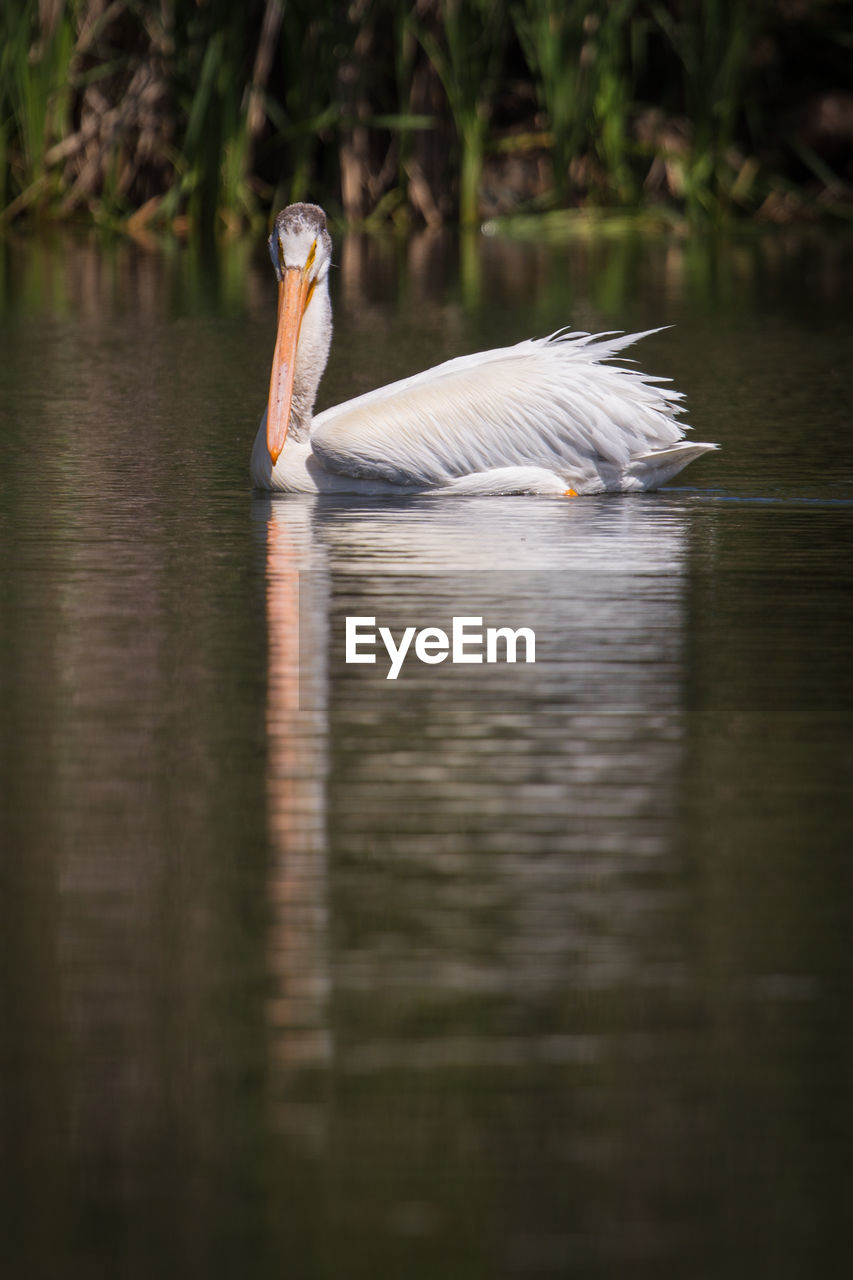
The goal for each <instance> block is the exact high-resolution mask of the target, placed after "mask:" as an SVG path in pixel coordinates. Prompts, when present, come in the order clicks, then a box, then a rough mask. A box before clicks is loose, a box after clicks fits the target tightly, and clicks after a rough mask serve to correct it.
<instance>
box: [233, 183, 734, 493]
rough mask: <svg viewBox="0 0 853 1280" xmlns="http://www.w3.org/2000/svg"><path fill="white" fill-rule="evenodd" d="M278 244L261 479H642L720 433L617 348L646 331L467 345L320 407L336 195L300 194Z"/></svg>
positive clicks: (663, 471) (275, 239) (292, 482)
mask: <svg viewBox="0 0 853 1280" xmlns="http://www.w3.org/2000/svg"><path fill="white" fill-rule="evenodd" d="M269 246H270V255H271V257H272V262H273V266H274V267H275V274H276V277H277V279H278V333H277V335H276V341H275V351H274V353H273V362H272V374H271V377H270V391H269V401H268V404H267V412H266V414H265V415H264V418H263V420H262V421H261V424H260V427H259V428H258V434H257V436H256V438H255V444H254V448H253V450H252V480H253V483H254V484H255V485H256V486H257V487H258V488H259V489H283V490H286V491H288V492H293V493H361V494H381V493H423V492H433V493H447V494H510V493H543V494H566V495H569V496H574V495H576V494H583V493H605V492H622V493H628V492H636V491H638V490H642V489H654V488H657V486H658V485H660V484H663V483H665V482H666V481H667V480H670V479H671V478H672V477H673V476H674V475H676V474H677V472H679V471H680V470H681V469H682V467H685V466H686V465H687V463H688V462H692V461H693V459H694V458H698V457H699V456H700V454H703V453H707V452H708V451H709V450H710V449H715V448H716V447H717V446H716V445H713V444H693V443H688V442H687V441H686V440H685V439H684V433H685V427H684V426H683V425H682V424H681V423H679V422H678V421H677V420H676V415H677V414H679V413H681V411H682V410H681V406H680V401H681V399H682V397H681V395H680V393H679V392H677V391H673V390H671V389H669V388H665V387H663V386H661V385H660V384H661V382H662V381H666V379H660V378H654V377H648V376H647V375H645V374H643V373H640V372H639V371H638V370H633V369H625V368H623V367H621V366H618V365H609V364H602V363H601V362H602V361H603V360H610V359H612V358H613V357H614V356H616V355H617V354H618V353H619V352H621V351H622V350H623V348H625V347H627V346H630V345H631V343H633V342H636V341H637V340H638V339H639V338H642V337H645V336H646V335H645V334H644V333H632V334H612V333H602V334H595V335H591V334H588V333H565V332H560V333H556V334H553V335H552V336H551V337H550V338H539V339H531V340H527V341H525V342H519V343H518V344H517V345H516V346H514V347H500V348H498V349H496V350H494V351H481V352H478V353H477V354H476V355H470V356H459V357H457V358H456V359H455V360H448V361H447V362H446V363H445V364H440V365H437V366H436V367H435V368H434V369H427V370H426V371H425V372H424V373H417V374H415V375H414V376H413V377H411V378H403V379H402V380H401V381H399V382H392V383H390V384H389V385H388V386H387V387H381V388H379V389H378V390H376V391H368V392H367V393H366V394H365V395H361V396H356V397H355V399H354V400H348V401H347V402H346V403H345V404H339V405H336V406H335V407H334V408H333V409H326V410H324V412H323V413H320V414H318V415H317V417H316V418H315V417H312V413H313V409H314V400H315V397H316V394H317V387H318V385H319V382H320V378H321V377H322V374H323V370H324V369H325V367H326V360H327V359H328V355H329V345H330V343H331V338H332V308H331V303H330V301H329V286H328V274H329V264H330V262H331V256H332V241H331V238H330V236H329V233H328V231H327V230H326V215H325V214H324V213H323V210H322V209H320V208H318V207H317V205H313V204H292V205H290V206H289V207H288V208H287V209H284V210H283V211H282V212H281V213H280V214H279V215H278V217H277V218H276V220H275V225H274V226H273V231H272V235H271V236H270V241H269ZM647 332H652V333H653V332H655V330H647Z"/></svg>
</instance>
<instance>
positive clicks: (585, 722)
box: [0, 233, 853, 1280]
mask: <svg viewBox="0 0 853 1280" xmlns="http://www.w3.org/2000/svg"><path fill="white" fill-rule="evenodd" d="M336 261H337V263H338V269H337V270H335V271H334V273H333V276H334V278H333V282H332V283H333V302H334V304H335V308H336V335H335V343H334V347H333V356H332V361H331V364H330V368H329V371H328V375H327V378H326V380H325V381H324V384H323V388H322V390H321V397H322V403H323V404H327V403H334V402H335V401H336V400H338V399H342V398H346V397H348V396H350V395H352V394H355V393H356V392H358V391H362V390H366V389H368V388H369V387H370V386H373V385H376V384H378V383H380V382H384V381H388V380H391V379H392V378H394V377H398V376H403V375H404V374H406V373H409V372H413V371H415V370H416V369H418V368H421V367H424V366H426V365H429V364H432V363H435V362H437V361H439V360H441V359H443V358H446V357H448V356H450V355H453V354H459V353H461V352H463V351H472V350H477V349H480V348H482V347H486V346H492V345H503V344H505V343H509V342H512V341H515V340H517V339H520V338H522V337H525V336H530V335H536V334H544V333H548V332H550V331H553V330H554V329H556V328H558V327H559V326H561V325H564V324H571V325H573V326H575V327H580V328H588V329H608V328H630V329H635V328H636V329H642V328H647V327H650V326H653V325H657V324H669V325H674V326H675V327H674V328H673V329H671V330H670V331H669V332H666V333H662V334H659V335H656V336H655V337H653V338H650V339H648V340H646V341H645V342H644V343H643V345H642V347H641V348H640V349H639V350H638V351H637V352H636V355H637V357H638V359H639V360H640V361H641V362H642V365H643V367H645V368H647V369H648V370H649V371H651V372H655V373H661V374H668V375H671V376H672V377H673V379H674V381H675V383H676V385H677V386H678V387H679V388H680V389H682V390H683V391H685V392H686V393H687V395H688V401H689V409H690V413H689V420H690V421H691V422H692V423H693V425H694V429H695V435H696V437H697V438H698V439H702V440H717V441H719V442H720V443H721V444H722V446H723V448H722V450H721V452H720V453H719V454H718V455H714V456H713V457H710V458H707V459H704V460H701V461H700V462H698V463H696V464H694V465H693V466H692V467H690V468H689V469H688V470H687V471H686V472H684V473H683V475H682V476H681V477H679V482H678V484H677V486H673V487H670V488H668V489H666V490H663V491H661V492H660V493H658V494H649V495H642V496H638V497H630V498H623V497H605V498H586V499H577V500H573V501H569V500H565V501H564V500H550V499H541V498H501V499H471V500H455V501H450V500H447V499H445V500H440V499H437V498H429V497H423V498H420V499H410V500H407V501H402V500H401V501H394V502H374V503H367V502H365V501H363V500H340V499H339V500H323V501H320V500H314V499H302V498H277V499H273V500H270V499H268V498H265V497H263V496H260V495H256V494H253V493H252V492H251V490H250V488H249V483H248V471H247V468H248V455H249V450H250V447H251V442H252V438H253V436H254V431H255V426H256V423H257V420H258V418H259V416H260V413H261V411H262V409H263V403H264V397H265V388H266V382H267V378H268V365H269V359H270V355H271V351H272V344H273V324H274V284H273V280H272V275H271V271H270V269H269V265H268V260H267V259H266V256H265V246H264V245H263V244H261V245H259V246H258V245H242V244H240V245H234V246H231V247H230V248H229V249H228V250H227V251H224V252H223V253H222V255H221V256H220V257H219V258H216V259H210V260H208V259H205V258H203V257H200V256H199V255H198V254H196V253H194V251H193V250H191V249H183V248H177V247H174V246H168V245H165V246H164V245H157V244H150V245H149V244H143V245H135V244H132V243H128V242H123V241H120V242H117V243H114V244H104V243H102V242H99V241H95V240H89V239H85V238H80V239H66V238H57V239H44V240H36V239H22V240H18V239H8V240H7V241H5V242H4V243H2V244H0V592H2V594H0V840H1V841H2V857H0V1144H2V1158H0V1223H2V1229H3V1253H4V1262H5V1263H6V1266H5V1267H4V1271H7V1273H8V1274H9V1275H14V1276H26V1277H28V1278H29V1277H54V1276H62V1277H72V1278H76V1277H87V1278H88V1277H93V1276H104V1277H111V1278H112V1277H132V1278H134V1280H135V1278H136V1277H140V1278H141V1277H149V1276H152V1275H158V1276H167V1277H168V1276H176V1277H177V1276H180V1277H182V1278H187V1277H205V1278H208V1277H231V1276H235V1275H252V1276H255V1275H288V1276H294V1277H300V1278H301V1277H304V1278H305V1280H315V1277H316V1278H322V1280H327V1278H328V1280H331V1278H332V1277H335V1278H336V1280H337V1278H338V1277H348V1278H349V1277H356V1278H358V1277H365V1278H367V1277H370V1278H371V1280H373V1278H376V1277H386V1276H398V1275H400V1276H402V1275H405V1276H407V1277H424V1280H426V1278H427V1277H429V1278H433V1277H437V1276H441V1277H460V1278H461V1277H465V1278H466V1280H467V1278H468V1277H483V1280H488V1278H490V1277H495V1276H507V1277H515V1276H564V1275H608V1276H611V1275H612V1276H614V1277H617V1276H618V1277H624V1276H643V1277H646V1276H648V1277H655V1280H661V1277H672V1278H673V1280H676V1278H679V1280H680V1278H682V1277H685V1276H691V1277H722V1276H725V1277H727V1278H731V1277H743V1278H744V1280H745V1278H746V1277H752V1276H753V1275H755V1274H760V1275H771V1274H772V1275H774V1276H779V1277H813V1276H817V1275H819V1276H821V1277H823V1278H825V1277H829V1276H835V1275H838V1276H841V1275H842V1274H843V1275H846V1274H847V1267H848V1266H849V1257H850V1251H851V1245H853V1239H851V1237H853V1228H851V1226H850V1213H849V1210H850V1203H851V1190H853V1188H851V1173H850V1167H851V1162H850V1156H851V1149H853V1146H851V1144H853V1084H851V1082H853V1031H851V1020H850V1010H851V990H853V950H852V949H851V945H850V939H851V936H853V861H851V856H850V854H851V849H853V820H852V819H851V810H853V794H851V792H853V787H851V782H853V662H851V635H853V592H851V589H850V588H851V548H853V416H851V403H853V361H852V360H851V354H850V353H851V350H853V322H851V308H850V296H851V293H852V292H853V242H851V240H850V239H840V238H822V237H819V236H816V235H813V234H811V233H790V234H789V233H785V234H777V235H773V236H769V237H765V238H755V239H744V240H742V241H734V242H729V243H723V244H708V243H687V244H681V243H676V242H665V241H657V240H648V239H641V238H630V237H628V238H624V237H623V238H621V239H607V238H604V239H600V240H595V241H590V242H577V241H576V242H572V243H569V244H566V245H551V246H546V245H541V244H535V243H532V242H518V243H516V242H511V241H506V240H500V239H498V238H492V239H479V240H477V239H475V240H472V241H469V242H463V243H462V244H461V245H460V244H459V242H458V241H457V240H455V239H453V238H451V237H447V238H441V237H438V238H429V237H422V238H420V239H415V240H412V241H410V242H408V243H402V242H396V241H393V240H381V239H375V240H364V239H359V238H357V237H351V238H349V239H347V240H346V241H345V242H344V243H343V244H341V243H340V242H338V244H337V246H336ZM462 615H464V616H469V617H479V618H481V619H482V620H483V626H495V627H498V626H511V627H512V628H518V627H521V626H526V627H528V628H530V629H531V630H533V631H535V634H536V662H535V664H533V663H524V662H521V661H519V662H517V663H516V664H515V665H508V664H503V663H496V664H485V663H483V664H479V665H476V664H466V665H455V666H451V665H450V664H449V663H447V662H445V663H443V664H440V665H429V666H428V665H425V664H423V663H421V662H419V661H417V660H416V659H415V658H414V657H412V658H410V659H409V660H407V661H406V663H405V664H404V666H403V668H402V670H401V672H400V675H399V678H398V679H397V680H388V679H386V671H387V662H386V661H385V659H384V656H383V655H384V651H381V652H380V660H379V661H378V662H377V663H376V664H375V665H373V666H370V665H364V664H359V665H347V664H346V663H345V661H344V657H345V648H344V643H345V626H346V618H347V617H353V616H359V617H374V618H375V619H376V625H377V626H378V625H386V626H388V627H390V628H391V630H392V631H393V633H394V634H395V635H399V634H400V632H401V631H402V630H403V628H404V627H405V626H408V625H415V626H417V627H424V626H427V625H431V626H439V627H444V628H445V629H447V630H449V629H450V627H451V620H452V618H453V617H454V616H462Z"/></svg>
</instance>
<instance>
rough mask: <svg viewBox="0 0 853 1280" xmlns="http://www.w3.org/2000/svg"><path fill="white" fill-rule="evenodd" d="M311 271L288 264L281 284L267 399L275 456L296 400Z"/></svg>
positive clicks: (270, 441)
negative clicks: (295, 376) (295, 377)
mask: <svg viewBox="0 0 853 1280" xmlns="http://www.w3.org/2000/svg"><path fill="white" fill-rule="evenodd" d="M311 292H312V288H311V281H310V280H309V278H308V272H307V271H305V270H304V269H302V268H301V267H286V268H285V270H284V272H283V275H282V279H281V281H280V282H279V286H278V330H277V332H276V338H275V351H274V352H273V357H272V373H271V374H270V395H269V400H268V402H267V449H268V450H269V455H270V457H271V458H272V460H273V465H275V463H276V462H277V461H278V456H279V454H280V453H281V451H282V449H283V448H284V442H285V440H286V439H287V427H288V424H289V422H290V408H291V402H292V400H293V374H294V369H295V366H296V347H297V344H298V343H299V329H300V326H301V325H302V317H303V316H304V314H305V308H306V307H307V305H308V299H309V297H310V295H311Z"/></svg>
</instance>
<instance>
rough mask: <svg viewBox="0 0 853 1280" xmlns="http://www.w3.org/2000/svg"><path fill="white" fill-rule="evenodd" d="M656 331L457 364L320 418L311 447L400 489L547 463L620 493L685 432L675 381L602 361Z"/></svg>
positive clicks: (573, 479)
mask: <svg viewBox="0 0 853 1280" xmlns="http://www.w3.org/2000/svg"><path fill="white" fill-rule="evenodd" d="M655 332H657V330H654V329H651V330H647V331H646V333H655ZM646 333H633V334H595V335H590V334H587V333H565V332H563V333H557V334H554V335H552V336H551V337H549V338H540V339H532V340H528V341H525V342H520V343H518V345H517V346H514V347H503V348H499V349H497V350H494V351H483V352H479V353H477V354H476V355H469V356H460V357H458V358H456V359H454V360H448V361H447V362H446V363H445V364H441V365H437V366H436V367H435V368H434V369H429V370H427V371H426V372H424V373H419V374H416V375H415V376H414V377H411V378H404V379H402V380H401V381H400V382H393V383H390V384H389V385H388V386H386V387H381V388H379V389H378V390H376V391H370V392H368V393H367V394H366V395H362V396H358V397H357V398H356V399H354V400H350V401H348V402H347V403H346V404H343V405H338V406H336V407H335V408H333V409H327V410H326V411H325V412H324V413H321V414H318V416H317V417H316V418H315V419H314V421H313V423H312V426H311V446H312V449H313V451H314V453H315V454H316V455H317V457H318V459H319V460H320V462H321V463H322V465H323V466H324V467H325V468H327V469H328V470H329V471H333V472H337V473H338V474H341V475H346V476H358V477H362V478H365V479H380V480H386V481H390V482H391V483H393V484H399V485H413V486H416V485H430V486H435V485H443V484H448V483H452V482H453V481H454V480H455V479H457V478H459V477H462V476H470V475H471V474H473V473H478V472H484V471H490V470H493V469H495V468H500V467H539V468H546V469H548V470H550V471H553V472H555V473H556V474H557V475H559V476H562V477H565V478H566V480H567V481H568V482H569V483H572V484H574V485H575V486H577V484H578V483H580V484H581V485H583V487H584V488H586V487H587V486H588V485H589V486H592V487H596V488H597V487H600V485H601V484H602V482H603V483H604V485H605V487H610V486H611V484H612V483H613V481H614V478H615V477H616V476H620V475H623V474H624V473H625V470H626V468H628V467H629V465H630V464H631V463H632V460H633V461H634V462H636V460H637V459H638V458H641V457H647V456H648V455H650V454H652V455H653V454H655V453H657V452H658V451H660V450H666V449H671V448H672V446H673V445H675V444H676V443H677V442H678V441H679V440H681V439H682V438H683V436H684V431H685V428H684V427H683V426H682V425H681V424H680V423H679V422H677V421H676V418H675V415H676V414H678V413H680V412H681V411H682V410H681V406H680V403H679V402H680V401H681V399H682V397H681V395H680V394H679V392H677V391H673V390H672V389H670V388H666V387H663V386H662V385H661V383H662V382H664V381H666V379H661V378H654V377H649V376H648V375H646V374H643V373H640V372H639V371H638V370H634V369H626V368H624V367H623V366H620V365H612V364H602V361H605V360H611V359H612V358H613V357H614V356H617V355H618V354H619V353H620V352H621V351H622V350H623V349H624V348H625V347H628V346H630V345H631V344H632V343H634V342H637V341H638V340H639V339H640V338H643V337H645V336H646Z"/></svg>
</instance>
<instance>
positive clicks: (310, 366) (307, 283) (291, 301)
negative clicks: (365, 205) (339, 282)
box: [267, 204, 332, 464]
mask: <svg viewBox="0 0 853 1280" xmlns="http://www.w3.org/2000/svg"><path fill="white" fill-rule="evenodd" d="M269 248H270V257H271V258H272V264H273V267H274V268H275V274H276V279H277V280H278V331H277V333H276V340H275V351H274V353H273V361H272V373H271V375H270V394H269V400H268V402H267V448H268V450H269V454H270V457H271V458H272V460H273V464H275V462H276V461H277V460H278V456H279V454H280V453H281V451H282V449H283V448H284V442H285V440H286V438H287V432H288V428H290V429H291V430H292V431H293V434H294V435H295V436H296V437H297V438H298V437H300V436H301V435H302V434H303V432H304V431H307V429H308V427H309V425H310V422H311V414H312V411H313V408H314V399H315V397H316V394H317V386H318V385H319V382H320V378H321V376H322V373H323V369H324V368H325V365H326V360H327V358H328V354H329V344H330V342H331V339H332V318H331V306H330V303H329V290H328V279H327V277H328V274H329V265H330V263H331V260H332V240H331V236H330V235H329V233H328V231H327V230H326V215H325V214H324V212H323V210H322V209H320V208H318V206H317V205H315V204H292V205H289V206H288V207H287V208H286V209H283V210H282V211H281V213H280V214H279V215H278V217H277V218H276V220H275V223H274V225H273V229H272V234H271V236H270V239H269Z"/></svg>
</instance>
